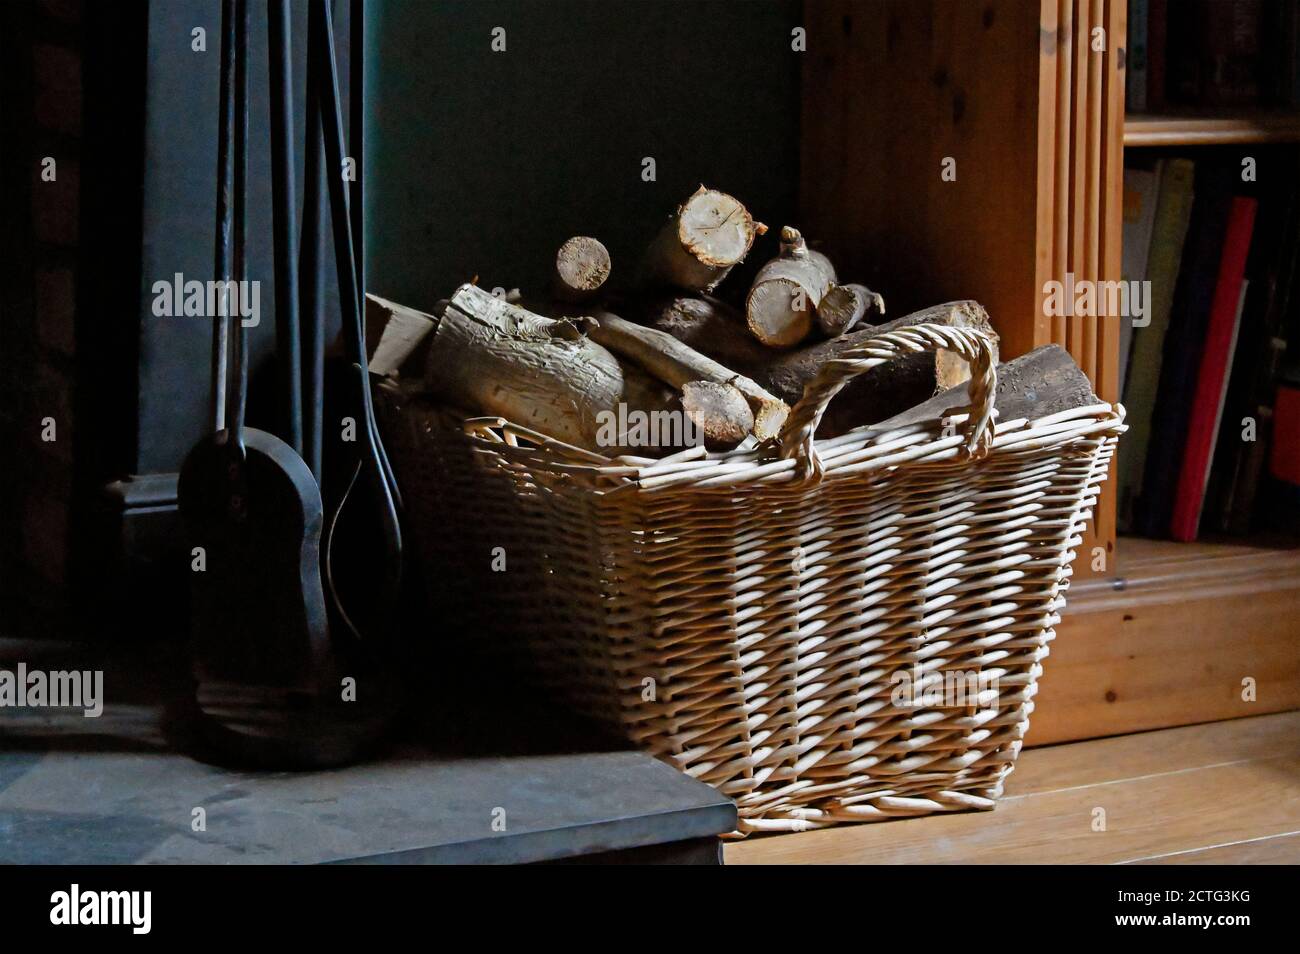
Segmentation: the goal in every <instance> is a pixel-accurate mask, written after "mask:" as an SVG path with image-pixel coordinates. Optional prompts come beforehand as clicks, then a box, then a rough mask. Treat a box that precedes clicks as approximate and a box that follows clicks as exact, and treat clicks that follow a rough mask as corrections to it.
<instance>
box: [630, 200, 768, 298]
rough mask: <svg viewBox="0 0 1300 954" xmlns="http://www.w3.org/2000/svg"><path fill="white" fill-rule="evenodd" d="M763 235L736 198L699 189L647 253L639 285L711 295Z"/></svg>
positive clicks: (639, 276) (642, 264)
mask: <svg viewBox="0 0 1300 954" xmlns="http://www.w3.org/2000/svg"><path fill="white" fill-rule="evenodd" d="M765 231H766V226H764V225H763V224H762V223H761V222H755V221H754V218H753V216H751V215H750V214H749V211H748V210H747V209H746V208H745V207H744V205H742V204H741V203H740V201H739V200H737V199H736V198H734V197H732V196H729V195H727V194H726V193H725V192H718V191H717V190H715V189H707V188H705V187H704V186H700V188H699V189H698V190H697V191H696V192H695V194H694V195H692V196H691V197H690V198H688V199H687V200H686V201H685V202H684V203H682V205H681V206H680V207H679V208H678V209H677V211H676V212H675V213H674V214H673V215H672V217H671V218H670V219H669V220H668V222H667V223H666V224H665V225H664V227H663V228H662V229H661V230H660V231H659V234H658V235H657V236H656V238H655V240H654V241H653V242H652V243H651V244H650V247H649V248H648V249H647V250H646V254H645V258H644V260H643V261H642V263H641V268H640V273H639V275H638V283H639V284H640V285H642V286H645V287H662V286H667V287H672V288H681V289H684V290H686V291H692V292H698V291H712V290H713V289H714V288H716V287H717V286H718V284H719V283H720V282H721V281H722V280H723V279H724V278H726V277H727V273H728V272H730V271H731V269H732V267H733V266H734V265H736V264H737V263H738V262H740V261H742V260H743V259H744V258H745V256H746V255H747V254H748V253H749V249H750V247H751V246H752V245H753V244H754V237H755V236H756V235H762V234H763V232H765Z"/></svg>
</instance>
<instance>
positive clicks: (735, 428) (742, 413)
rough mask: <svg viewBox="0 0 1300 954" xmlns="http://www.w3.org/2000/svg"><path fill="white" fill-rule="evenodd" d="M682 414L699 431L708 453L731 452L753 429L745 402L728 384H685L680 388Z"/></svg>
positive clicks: (700, 382) (693, 382)
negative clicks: (712, 451) (684, 414)
mask: <svg viewBox="0 0 1300 954" xmlns="http://www.w3.org/2000/svg"><path fill="white" fill-rule="evenodd" d="M682 410H683V411H685V412H686V416H687V417H688V418H689V419H690V420H691V422H692V423H693V424H694V425H695V426H696V427H697V428H699V430H700V432H701V433H702V434H703V436H704V445H705V446H706V447H707V448H709V449H710V450H730V449H731V448H733V447H735V446H736V445H737V444H739V443H740V442H741V441H743V440H744V439H745V438H746V437H747V436H748V435H749V434H750V432H751V431H753V429H754V414H753V412H752V411H751V410H750V407H749V404H748V402H747V401H746V400H745V397H744V395H742V394H741V393H740V392H739V391H738V390H736V389H735V388H734V387H732V386H731V385H730V384H721V383H719V382H717V381H688V382H686V383H685V384H684V385H682Z"/></svg>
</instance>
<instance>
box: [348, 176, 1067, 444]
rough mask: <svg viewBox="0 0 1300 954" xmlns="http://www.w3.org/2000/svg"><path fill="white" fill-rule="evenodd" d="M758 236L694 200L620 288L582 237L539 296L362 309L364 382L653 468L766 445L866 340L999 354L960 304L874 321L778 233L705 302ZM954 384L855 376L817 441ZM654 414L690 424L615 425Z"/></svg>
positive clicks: (916, 367) (1054, 360) (1047, 369)
mask: <svg viewBox="0 0 1300 954" xmlns="http://www.w3.org/2000/svg"><path fill="white" fill-rule="evenodd" d="M766 232H767V228H766V226H764V225H763V224H762V223H760V222H758V221H756V220H755V219H754V217H753V216H752V215H751V214H750V212H749V210H748V209H746V208H745V206H744V205H743V204H741V202H740V201H738V200H737V199H735V198H734V197H732V196H730V195H727V194H726V193H723V192H718V191H716V190H713V189H708V188H705V187H704V186H701V187H700V188H699V190H698V191H697V192H695V193H694V194H693V195H692V196H690V197H689V198H688V199H687V200H686V201H685V202H684V203H683V204H682V205H681V206H680V207H679V208H678V209H677V210H676V211H675V212H674V213H673V214H672V215H671V216H670V217H669V219H668V221H667V222H666V223H665V224H664V226H663V228H662V229H661V230H660V231H659V233H658V235H657V236H656V237H655V238H654V240H653V241H652V242H651V243H650V245H649V247H648V248H647V249H646V251H645V254H644V256H643V258H642V261H641V262H640V263H639V264H638V266H637V267H636V268H635V269H634V270H633V271H632V276H633V277H632V280H631V281H630V282H629V283H627V284H626V285H625V286H623V287H622V288H620V289H619V290H617V291H616V290H615V284H614V283H613V282H612V281H611V278H612V276H613V275H614V271H615V270H614V267H613V263H612V262H611V261H610V256H609V253H608V251H607V250H606V248H605V246H604V245H603V244H602V243H601V242H600V241H599V240H598V239H596V238H592V237H588V236H578V237H574V238H571V239H569V240H568V241H566V242H564V243H563V245H561V247H560V248H559V250H558V252H557V254H556V256H555V268H554V277H553V280H552V285H551V288H549V289H547V290H546V292H545V293H544V294H542V295H537V296H532V295H523V294H520V292H519V291H518V290H514V291H512V292H509V293H506V294H504V295H501V294H498V295H493V294H490V293H488V292H486V291H484V290H482V289H480V288H478V287H476V286H475V285H474V284H466V285H462V286H461V287H460V288H458V289H457V290H456V291H455V293H454V294H452V296H451V297H450V298H448V299H446V300H444V301H440V302H438V303H437V305H436V306H435V307H434V309H433V311H432V313H423V312H418V311H415V310H414V309H410V308H407V307H404V306H402V305H398V304H395V303H393V302H390V301H386V300H384V299H381V298H378V297H376V296H369V300H368V302H367V321H368V326H369V329H370V333H371V337H372V341H371V346H372V347H371V351H372V355H371V370H372V371H374V372H376V373H380V374H394V373H397V372H398V371H399V370H400V371H401V373H402V374H403V375H407V374H410V373H412V372H413V371H414V373H415V374H418V375H419V376H420V377H421V378H422V380H423V384H424V386H425V388H427V390H428V391H429V392H430V393H431V394H432V395H433V396H435V397H436V398H438V399H439V400H442V401H445V402H447V403H449V404H451V405H453V406H456V407H460V408H463V409H465V410H466V411H468V412H470V413H474V414H487V415H498V416H500V417H503V418H506V419H507V420H510V421H511V422H513V423H515V424H518V425H522V426H524V427H528V428H531V429H533V430H535V431H539V432H541V433H543V434H546V435H547V436H549V437H552V438H554V439H557V440H561V441H564V442H566V443H569V444H573V445H575V446H578V447H582V448H585V449H588V450H594V451H599V452H601V453H605V454H610V455H614V454H620V453H627V454H635V455H640V456H658V455H660V454H662V453H667V452H671V451H673V450H676V449H680V446H681V444H682V442H683V441H686V442H690V441H689V440H688V438H689V437H690V434H691V433H692V432H693V433H694V435H696V436H702V439H703V442H704V443H705V445H706V446H707V447H708V448H710V449H714V450H725V449H730V448H734V447H737V446H742V445H753V444H756V443H759V442H762V441H766V440H769V439H771V438H774V437H776V436H777V434H778V433H779V432H780V430H781V427H782V425H783V424H784V423H785V420H786V417H787V416H788V414H789V412H790V408H791V407H792V406H793V405H794V404H795V403H796V402H797V401H798V400H799V399H800V398H801V397H802V395H803V391H804V387H805V385H807V384H808V383H809V382H810V381H811V380H812V379H813V378H814V377H815V376H816V374H817V372H818V369H819V368H821V366H822V365H823V363H825V362H826V361H827V360H828V359H830V358H833V357H835V356H836V355H838V354H842V353H843V352H845V351H846V350H847V349H849V348H852V347H854V346H855V345H857V344H860V343H861V342H863V341H866V340H868V339H870V338H872V337H874V336H876V335H880V334H884V333H886V332H889V331H895V330H898V329H901V328H906V327H910V326H912V325H917V324H923V323H937V324H944V325H950V326H954V327H964V328H978V329H980V330H982V331H984V332H986V333H988V334H989V335H990V336H993V338H994V340H996V335H994V333H993V329H992V327H991V325H990V323H989V319H988V315H987V314H986V313H985V311H984V309H983V308H982V307H980V305H978V304H977V303H975V302H973V301H960V302H951V303H948V304H944V305H938V306H935V307H932V308H927V309H924V310H922V311H919V312H916V313H914V314H910V315H907V316H906V317H903V318H898V319H895V320H893V321H889V322H884V323H877V322H881V321H882V320H883V315H884V311H885V303H884V300H883V299H882V298H881V296H880V295H878V294H876V293H875V292H873V291H871V290H870V289H868V288H866V287H864V286H863V285H860V284H853V283H844V284H841V283H840V280H839V276H838V275H837V273H836V270H835V267H834V265H833V264H832V263H831V261H830V260H829V259H828V258H827V257H826V256H825V255H824V254H822V253H821V252H819V251H816V250H815V249H813V248H810V247H809V246H808V243H807V242H806V241H805V239H804V237H803V236H802V235H801V234H800V232H799V230H798V229H796V228H793V227H790V226H786V227H784V228H782V229H781V233H780V245H779V249H778V250H777V252H776V254H775V255H774V256H773V257H772V258H771V260H770V261H768V262H766V263H765V264H764V265H763V266H762V267H761V268H760V269H759V270H758V272H757V274H756V275H755V278H754V281H753V284H752V286H751V287H750V288H749V289H748V290H747V291H746V292H745V293H744V295H743V298H742V297H741V296H739V295H733V296H732V297H730V298H728V296H727V295H726V293H725V291H723V292H719V286H720V285H722V284H723V282H724V280H725V279H726V277H727V275H728V273H729V272H731V270H732V269H733V268H734V267H735V266H736V265H737V264H739V263H740V262H741V261H742V260H744V258H745V257H746V255H748V254H749V253H750V251H751V249H752V247H753V245H754V242H755V240H756V239H758V238H760V237H761V236H763V235H764V234H765V233H766ZM1040 350H1042V349H1040ZM1056 351H1058V352H1060V354H1059V355H1056V354H1055V353H1053V354H1052V355H1051V358H1050V360H1049V361H1047V362H1046V364H1044V362H1043V360H1042V358H1043V356H1042V355H1039V356H1038V358H1037V364H1035V365H1034V367H1035V368H1038V370H1039V371H1041V372H1042V373H1043V374H1049V375H1050V374H1051V373H1053V372H1054V371H1059V370H1060V369H1061V368H1063V367H1064V366H1065V365H1066V364H1068V365H1069V366H1070V368H1073V363H1072V362H1070V359H1069V357H1068V356H1067V355H1065V353H1064V352H1063V351H1060V349H1056ZM1062 362H1064V364H1063V363H1062ZM1040 365H1041V366H1042V367H1039V366H1040ZM1010 370H1011V371H1012V373H1013V378H1015V377H1016V375H1015V370H1016V369H1010ZM1074 370H1075V373H1076V374H1077V369H1074ZM1019 377H1020V378H1021V379H1023V378H1024V375H1023V374H1021V375H1020V376H1019ZM1080 377H1081V376H1080ZM968 378H969V369H968V368H967V366H966V364H965V362H964V361H963V360H961V359H960V358H959V357H957V356H955V355H950V354H947V353H946V352H939V353H938V354H917V355H913V356H910V357H906V358H901V359H899V360H896V361H894V362H892V363H891V364H889V365H886V366H883V367H880V368H877V369H875V370H874V371H872V372H870V373H869V374H865V375H861V376H859V377H858V378H856V379H854V380H853V381H852V382H851V383H850V384H849V385H848V386H847V387H846V388H845V389H844V390H843V391H842V392H841V393H840V394H839V395H838V396H837V397H836V398H835V399H834V400H833V401H832V403H831V405H830V407H829V409H828V411H827V413H826V414H825V416H824V417H823V419H822V421H821V424H820V426H819V428H818V432H817V433H818V436H819V437H832V436H836V435H838V434H842V433H844V432H846V431H848V430H850V429H852V428H854V427H858V426H860V425H864V424H874V423H877V422H880V421H885V420H887V419H890V418H893V417H894V416H896V415H898V414H900V413H902V412H904V411H906V410H908V409H909V408H912V407H914V406H915V405H917V404H920V403H921V402H923V401H926V400H927V399H929V398H930V397H932V396H933V395H935V394H936V393H937V392H940V391H943V390H945V389H947V388H952V387H956V386H958V385H960V384H961V383H962V382H964V381H966V380H967V379H968ZM1031 378H1032V376H1031ZM1034 380H1036V379H1033V380H1028V382H1027V383H1028V386H1030V387H1031V388H1032V386H1033V384H1034ZM1044 380H1046V379H1044ZM1084 380H1085V383H1086V379H1084ZM1071 382H1072V383H1074V384H1076V385H1077V384H1078V381H1075V380H1074V378H1073V377H1071ZM1025 383H1026V382H1025V381H1024V380H1022V385H1023V384H1025ZM1085 390H1087V389H1085ZM1087 393H1088V394H1090V393H1091V392H1090V391H1087ZM665 412H667V413H668V414H669V415H670V416H671V415H674V414H675V415H677V416H678V417H679V418H683V419H684V420H685V421H686V422H688V423H689V425H691V427H689V428H683V429H681V430H680V431H678V432H676V436H675V437H674V438H673V439H672V440H668V441H665V440H662V439H656V440H654V441H653V442H646V441H644V440H638V439H636V435H635V434H634V433H633V432H632V431H631V429H630V428H629V427H628V426H627V422H629V421H632V420H635V419H637V417H638V415H640V416H641V419H645V418H646V417H647V416H654V415H663V414H664V413H665ZM611 422H618V426H617V427H615V428H614V429H613V430H611V428H610V423H611ZM656 437H657V438H659V437H662V434H657V435H656Z"/></svg>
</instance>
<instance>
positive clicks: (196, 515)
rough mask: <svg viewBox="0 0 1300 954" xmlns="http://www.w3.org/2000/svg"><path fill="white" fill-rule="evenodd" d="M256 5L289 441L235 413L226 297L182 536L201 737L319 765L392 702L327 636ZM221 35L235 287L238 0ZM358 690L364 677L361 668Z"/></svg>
mask: <svg viewBox="0 0 1300 954" xmlns="http://www.w3.org/2000/svg"><path fill="white" fill-rule="evenodd" d="M269 7H270V10H269V16H270V21H271V69H272V84H271V87H272V107H271V115H272V123H273V124H274V125H275V127H276V128H275V129H273V135H272V153H273V155H272V167H273V184H272V191H273V198H274V216H275V228H276V235H275V267H276V315H277V345H278V350H279V359H280V360H279V369H280V372H281V374H282V375H284V376H285V378H284V380H282V382H281V383H282V384H283V385H284V387H283V390H282V393H283V394H284V395H286V396H287V397H288V402H287V403H288V408H287V409H286V412H287V413H286V416H287V417H288V424H287V431H288V435H289V437H290V440H291V441H293V444H290V443H287V442H286V441H284V440H281V439H280V438H279V437H277V436H275V435H273V434H270V433H268V432H266V431H263V430H258V429H255V428H251V427H247V426H246V425H245V423H244V417H245V405H246V400H247V386H248V360H249V358H248V342H247V340H246V337H245V333H244V327H243V322H242V320H241V319H240V318H239V317H237V316H234V320H233V321H232V316H231V315H230V311H231V309H230V308H228V307H223V308H221V309H220V313H219V314H218V315H217V316H215V326H214V335H213V352H214V355H213V392H214V401H213V405H214V409H213V424H214V427H213V431H214V432H213V433H212V434H211V435H210V436H208V437H206V438H204V439H203V440H201V441H200V442H199V443H198V444H197V445H196V446H195V447H194V448H193V449H192V450H191V451H190V453H189V455H188V456H187V458H186V460H185V464H184V466H183V468H182V470H181V474H180V483H179V499H180V509H181V515H182V518H183V520H184V524H185V530H186V534H187V542H188V544H189V547H190V551H189V552H190V557H191V564H190V569H191V571H192V572H191V645H192V653H193V661H194V676H195V680H196V687H195V697H194V702H195V707H196V716H197V722H198V725H199V728H200V730H201V732H202V734H203V736H204V737H205V738H206V739H207V740H208V742H209V743H211V744H213V745H215V746H216V747H217V748H218V749H219V750H220V754H221V755H224V756H226V757H228V758H233V759H234V760H235V761H237V762H240V763H247V764H251V765H256V766H260V767H268V768H277V769H294V768H318V767H325V766H332V765H339V764H343V763H346V762H350V761H353V760H355V759H356V758H358V757H359V756H360V755H361V754H362V752H363V751H364V749H365V748H366V747H367V746H369V745H370V744H372V743H373V742H375V741H376V740H377V738H378V737H379V736H380V734H381V733H382V732H383V730H384V729H385V728H386V726H387V724H388V721H389V719H390V717H391V714H392V706H391V704H388V703H389V701H390V699H391V696H390V694H389V693H388V692H386V691H372V692H370V693H369V694H368V696H369V698H368V700H367V699H366V698H365V696H364V695H362V694H360V693H359V692H358V687H357V685H356V681H357V676H358V674H359V670H358V659H357V656H356V654H355V653H351V652H349V651H348V644H349V643H350V642H351V639H350V637H349V638H348V639H339V640H333V639H331V626H330V616H329V614H328V613H327V611H326V601H325V594H324V591H323V588H322V585H321V549H320V540H321V532H322V529H323V525H324V513H323V507H322V502H321V491H320V487H319V485H318V483H317V480H316V478H315V477H314V476H313V474H312V472H311V470H310V469H309V468H308V466H307V464H306V463H304V461H303V459H302V457H301V456H300V451H301V440H302V423H301V403H300V398H298V395H297V393H296V388H297V387H298V380H297V378H298V369H299V362H300V354H299V344H298V325H297V322H298V314H297V301H296V298H297V296H296V285H297V274H296V263H295V256H294V254H293V241H292V235H293V202H294V199H293V185H292V169H293V160H292V152H291V151H290V146H289V144H290V143H291V142H292V128H293V127H292V115H291V113H290V111H289V95H288V92H287V91H288V89H289V86H288V79H289V63H290V59H289V49H288V47H289V31H288V7H287V4H286V3H284V2H283V0H281V2H272V3H270V4H269ZM222 34H223V47H222V61H221V125H220V132H219V144H218V154H219V158H218V180H219V187H218V198H217V227H218V237H217V250H216V274H217V277H218V278H219V279H220V280H222V281H223V282H229V280H230V279H231V277H232V271H233V277H234V279H235V284H234V287H235V288H239V287H242V286H241V285H240V284H239V283H240V281H241V280H242V279H243V278H244V218H245V204H246V196H245V181H244V180H245V170H246V166H247V143H246V136H247V125H248V92H247V63H248V55H247V53H248V42H247V41H248V12H247V0H224V2H223V5H222ZM232 86H233V93H232ZM232 145H233V157H232V155H231V152H232ZM232 158H233V162H232ZM232 251H233V255H232ZM232 258H233V269H232ZM227 287H230V286H229V285H228V286H227ZM228 353H229V354H230V357H228ZM363 361H364V359H363ZM232 363H233V374H232V373H231V372H230V365H231V364H232ZM360 668H362V669H364V668H365V667H364V666H362V667H360ZM366 671H368V672H369V671H372V670H366ZM369 688H371V689H372V690H373V689H375V688H376V685H375V681H374V680H372V681H371V682H370V685H369ZM358 700H361V701H358Z"/></svg>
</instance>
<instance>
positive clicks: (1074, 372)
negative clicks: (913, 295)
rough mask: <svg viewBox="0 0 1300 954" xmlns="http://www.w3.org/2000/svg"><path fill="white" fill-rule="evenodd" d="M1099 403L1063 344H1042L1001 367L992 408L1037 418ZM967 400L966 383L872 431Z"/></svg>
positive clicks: (1010, 416)
mask: <svg viewBox="0 0 1300 954" xmlns="http://www.w3.org/2000/svg"><path fill="white" fill-rule="evenodd" d="M1099 403H1101V399H1100V398H1099V397H1097V395H1096V394H1095V393H1094V392H1093V390H1092V383H1091V382H1090V381H1089V380H1088V376H1087V375H1086V374H1084V373H1083V372H1082V371H1081V370H1079V366H1078V365H1077V364H1075V363H1074V359H1073V358H1071V357H1070V353H1069V352H1068V351H1066V350H1065V349H1064V348H1062V347H1061V346H1060V345H1056V344H1048V345H1042V346H1041V347H1038V348H1035V349H1034V350H1033V351H1031V352H1029V353H1028V354H1023V355H1021V356H1020V357H1018V358H1013V359H1012V360H1011V361H1007V362H1006V363H1004V364H999V365H998V390H997V394H996V395H995V396H994V398H993V406H994V408H996V410H997V412H998V416H997V419H998V420H999V421H1007V422H1009V421H1014V420H1018V419H1020V418H1024V419H1026V420H1030V421H1034V420H1037V419H1038V418H1040V417H1047V416H1049V415H1051V414H1057V413H1059V412H1061V411H1068V410H1069V409H1070V408H1075V407H1087V406H1088V405H1090V404H1099ZM969 404H970V383H969V382H966V383H964V384H959V385H957V386H956V387H954V388H949V389H948V390H946V391H944V392H942V393H940V394H936V395H935V396H934V397H932V398H930V399H929V400H928V401H925V402H923V403H921V404H918V405H917V406H916V407H913V408H909V409H908V410H906V411H904V412H903V413H902V414H897V415H895V416H894V417H891V418H889V419H888V420H886V421H882V422H881V423H879V424H876V425H874V426H873V427H872V430H874V431H889V430H894V429H895V428H899V427H906V426H907V425H909V424H916V423H918V422H921V421H927V420H935V419H938V418H942V417H946V416H947V415H948V414H950V413H952V412H953V411H956V410H958V409H959V408H964V407H966V406H967V405H969Z"/></svg>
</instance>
